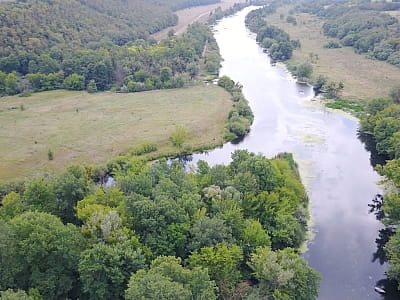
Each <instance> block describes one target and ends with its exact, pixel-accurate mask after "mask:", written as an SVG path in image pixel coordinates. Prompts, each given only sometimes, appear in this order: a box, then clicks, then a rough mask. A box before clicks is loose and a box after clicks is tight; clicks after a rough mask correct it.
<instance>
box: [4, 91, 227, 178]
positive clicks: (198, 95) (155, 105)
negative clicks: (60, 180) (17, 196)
mask: <svg viewBox="0 0 400 300" xmlns="http://www.w3.org/2000/svg"><path fill="white" fill-rule="evenodd" d="M230 98H231V96H230V95H229V93H228V92H226V91H225V90H223V89H222V88H220V87H218V86H214V85H210V86H195V87H190V88H184V89H175V90H158V91H151V92H142V93H133V94H115V93H111V92H105V93H96V94H88V93H86V92H73V91H64V90H58V91H51V92H43V93H36V94H33V95H32V96H30V97H28V98H23V97H16V96H14V97H4V98H1V100H0V128H1V134H0V151H1V153H2V155H1V158H0V179H13V178H20V177H27V176H32V175H35V174H40V173H43V172H47V171H49V172H57V171H61V170H64V169H65V167H66V166H67V165H70V164H75V163H80V164H85V165H87V164H98V163H104V162H106V161H107V160H109V159H110V158H112V157H115V156H117V155H118V154H120V153H123V152H126V151H129V150H130V149H131V148H132V147H135V146H137V145H139V144H141V143H144V142H151V143H154V144H156V145H157V151H156V152H153V153H152V155H159V156H161V155H164V154H168V153H174V152H177V151H179V149H178V148H176V147H174V146H173V145H172V144H171V142H170V136H171V134H172V132H173V131H174V130H175V127H176V125H182V126H184V127H185V128H186V129H187V131H188V133H189V135H188V138H187V140H186V141H185V146H186V147H189V148H191V149H199V148H207V147H212V146H215V145H218V144H221V143H222V141H223V140H222V135H223V130H224V125H225V122H226V118H227V115H228V112H229V111H230V109H231V108H232V101H231V100H230ZM49 150H51V152H53V154H54V159H53V160H49V158H48V152H49Z"/></svg>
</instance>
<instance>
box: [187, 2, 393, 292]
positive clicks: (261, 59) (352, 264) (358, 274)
mask: <svg viewBox="0 0 400 300" xmlns="http://www.w3.org/2000/svg"><path fill="white" fill-rule="evenodd" d="M252 9H254V7H248V8H246V9H244V10H243V11H241V12H239V13H238V14H236V15H234V16H232V17H228V18H225V19H223V20H221V22H220V23H219V24H218V25H216V26H215V38H216V39H217V42H218V45H219V47H220V50H221V55H222V57H223V59H224V61H223V63H222V68H221V70H220V74H221V75H228V76H229V77H231V78H232V79H233V80H234V81H236V82H240V83H241V84H242V85H243V93H244V95H245V97H246V98H247V99H248V101H249V104H250V106H251V108H252V110H253V112H254V115H255V119H254V123H253V125H252V127H251V132H250V134H249V135H248V136H246V137H245V138H244V140H243V141H241V142H240V143H237V144H232V143H227V144H225V145H224V146H223V147H222V148H219V149H215V150H213V151H211V152H208V153H203V154H194V155H193V156H192V157H191V159H192V161H191V163H196V162H197V161H198V160H200V159H202V160H205V161H207V162H208V163H209V164H211V165H214V164H219V163H229V161H230V154H231V152H233V151H234V150H235V149H248V150H249V151H252V152H256V153H262V154H264V155H266V156H267V157H273V156H275V155H276V154H277V153H279V152H293V153H294V154H295V158H296V160H297V161H298V162H299V164H300V173H301V176H302V180H303V182H304V184H305V185H306V189H307V191H308V194H309V197H310V199H311V203H310V210H311V214H312V221H311V223H312V224H311V233H312V234H311V235H312V236H311V237H310V240H309V242H308V245H307V247H308V250H306V251H305V253H304V254H303V256H304V258H305V259H306V260H307V261H308V262H309V264H310V265H311V266H312V267H313V268H315V269H316V270H318V271H319V272H320V273H321V274H322V277H323V279H322V281H321V287H320V297H319V299H323V300H330V299H332V300H333V299H335V300H338V299H400V297H399V296H398V295H397V296H396V295H386V297H385V298H384V297H383V296H381V295H379V294H377V293H376V292H375V291H374V287H375V286H376V285H380V284H382V285H384V284H387V282H385V281H383V282H379V281H380V280H382V279H384V278H385V275H384V273H385V270H386V265H385V264H380V262H379V260H374V253H375V252H376V251H377V246H376V243H375V239H376V238H377V237H378V231H379V229H381V228H382V225H381V224H380V222H379V221H377V220H376V218H375V216H374V215H373V214H369V213H368V206H367V205H368V203H371V200H372V199H373V198H374V196H375V195H376V194H377V193H380V192H381V191H380V188H379V186H378V185H377V182H378V181H379V176H378V174H377V173H376V172H375V171H374V170H373V167H372V166H371V164H370V153H369V152H368V151H367V150H365V148H364V145H363V144H362V143H361V142H360V140H359V139H358V138H357V127H358V123H357V121H356V120H354V119H351V118H349V117H345V116H344V115H340V114H336V113H332V112H330V111H327V110H326V109H324V108H323V107H322V106H321V105H317V104H316V102H315V101H313V100H312V98H313V96H314V94H313V90H312V88H311V87H309V86H307V85H304V84H298V83H296V81H295V80H294V79H293V78H292V77H291V75H290V74H289V73H288V72H287V71H286V69H285V68H284V67H282V66H272V65H271V63H270V59H269V57H268V55H267V54H265V53H263V51H262V49H261V48H260V47H259V46H258V45H257V44H256V42H255V36H254V35H253V34H251V33H250V32H249V31H248V30H247V29H246V28H245V25H244V19H245V16H246V14H247V13H248V12H249V11H250V10H252ZM386 287H387V288H389V287H388V286H386ZM389 289H390V288H389Z"/></svg>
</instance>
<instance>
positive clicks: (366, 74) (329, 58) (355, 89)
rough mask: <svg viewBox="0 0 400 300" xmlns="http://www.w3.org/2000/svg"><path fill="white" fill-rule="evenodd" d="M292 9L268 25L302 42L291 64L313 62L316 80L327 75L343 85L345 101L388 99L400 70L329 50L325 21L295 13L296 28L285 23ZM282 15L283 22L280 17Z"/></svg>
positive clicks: (345, 51)
mask: <svg viewBox="0 0 400 300" xmlns="http://www.w3.org/2000/svg"><path fill="white" fill-rule="evenodd" d="M292 8H293V7H291V6H284V7H280V8H278V10H277V12H276V13H274V14H272V15H269V16H267V22H268V24H270V25H275V26H278V27H280V28H281V29H283V30H284V31H286V32H287V33H289V35H290V37H291V39H293V40H296V39H299V40H300V43H301V48H300V49H296V50H295V51H294V52H293V57H292V58H291V59H290V60H289V61H288V62H287V63H288V64H300V63H303V62H307V61H308V62H311V63H312V65H313V70H314V71H313V77H314V78H315V77H316V76H318V75H324V76H326V77H328V78H329V80H332V81H335V82H339V81H342V82H343V83H344V90H343V93H342V97H344V98H356V99H372V98H379V97H386V96H388V94H389V91H390V89H391V88H392V87H393V86H394V85H395V84H396V83H398V82H399V81H400V69H399V68H397V67H395V66H392V65H390V64H388V63H385V62H382V61H376V60H371V59H368V58H366V57H365V56H364V55H360V54H356V53H355V52H354V50H353V49H352V48H350V47H343V48H337V49H326V48H324V45H325V44H326V43H327V42H328V41H329V40H332V39H329V38H327V37H325V36H324V35H323V33H322V24H323V21H322V20H321V19H319V18H318V17H315V16H312V15H310V14H304V13H295V14H293V15H292V16H293V17H295V18H296V22H297V25H292V24H291V23H287V22H286V18H287V16H289V15H290V14H289V11H290V9H292ZM281 15H283V18H282V17H281Z"/></svg>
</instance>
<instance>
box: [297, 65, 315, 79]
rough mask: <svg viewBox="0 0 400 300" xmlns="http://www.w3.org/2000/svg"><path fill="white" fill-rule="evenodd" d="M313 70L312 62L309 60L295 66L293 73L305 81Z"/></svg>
mask: <svg viewBox="0 0 400 300" xmlns="http://www.w3.org/2000/svg"><path fill="white" fill-rule="evenodd" d="M312 71H313V67H312V64H310V63H309V62H305V63H302V64H300V65H298V66H297V67H296V71H295V75H296V76H297V77H298V78H299V80H300V81H305V80H307V79H308V78H310V76H311V74H312Z"/></svg>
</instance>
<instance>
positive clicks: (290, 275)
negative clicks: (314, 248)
mask: <svg viewBox="0 0 400 300" xmlns="http://www.w3.org/2000/svg"><path fill="white" fill-rule="evenodd" d="M248 265H249V267H250V268H251V269H252V270H253V272H254V273H253V274H254V276H255V277H256V279H257V280H258V281H259V290H260V293H261V294H262V295H263V296H266V297H271V296H272V295H277V294H281V295H282V294H283V295H285V297H286V298H284V299H299V300H310V299H316V298H317V297H318V288H319V280H320V279H321V276H320V274H319V273H318V272H317V271H315V270H313V269H312V268H310V267H309V266H308V265H307V263H306V261H305V260H304V259H303V258H301V257H299V256H298V255H297V254H296V253H295V252H294V251H293V249H291V248H286V249H284V250H279V251H276V252H274V251H272V250H271V249H270V248H269V247H260V248H257V250H256V252H255V253H253V254H252V255H251V259H250V262H249V263H248Z"/></svg>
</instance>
